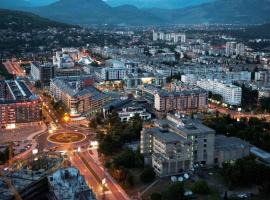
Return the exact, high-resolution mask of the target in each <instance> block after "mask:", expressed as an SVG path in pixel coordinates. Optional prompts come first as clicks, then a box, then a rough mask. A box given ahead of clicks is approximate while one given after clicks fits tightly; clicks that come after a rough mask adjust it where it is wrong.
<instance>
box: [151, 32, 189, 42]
mask: <svg viewBox="0 0 270 200" xmlns="http://www.w3.org/2000/svg"><path fill="white" fill-rule="evenodd" d="M157 40H165V41H168V42H173V43H178V42H181V43H185V42H186V34H185V33H164V32H155V31H153V41H157Z"/></svg>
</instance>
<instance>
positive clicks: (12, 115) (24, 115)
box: [0, 80, 42, 128]
mask: <svg viewBox="0 0 270 200" xmlns="http://www.w3.org/2000/svg"><path fill="white" fill-rule="evenodd" d="M0 85H1V89H2V93H1V96H0V126H1V127H3V128H15V127H16V124H18V123H30V122H40V121H41V118H42V113H41V100H40V98H39V97H38V96H36V95H35V94H33V93H32V92H31V91H30V90H29V88H28V87H27V86H26V84H25V83H24V82H22V81H17V80H15V81H13V80H12V81H8V80H6V81H1V82H0Z"/></svg>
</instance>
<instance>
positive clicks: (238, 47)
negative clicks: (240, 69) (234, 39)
mask: <svg viewBox="0 0 270 200" xmlns="http://www.w3.org/2000/svg"><path fill="white" fill-rule="evenodd" d="M235 54H236V55H239V56H243V55H244V54H245V45H244V44H243V43H238V44H237V45H236V49H235Z"/></svg>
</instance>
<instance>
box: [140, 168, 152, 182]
mask: <svg viewBox="0 0 270 200" xmlns="http://www.w3.org/2000/svg"><path fill="white" fill-rule="evenodd" d="M155 177H156V173H155V171H154V169H153V168H152V167H146V168H144V170H143V172H142V173H141V176H140V179H141V181H142V182H144V183H149V182H152V181H153V180H155Z"/></svg>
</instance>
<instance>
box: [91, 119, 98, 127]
mask: <svg viewBox="0 0 270 200" xmlns="http://www.w3.org/2000/svg"><path fill="white" fill-rule="evenodd" d="M89 127H91V128H93V129H96V128H97V121H96V119H93V120H91V121H90V123H89Z"/></svg>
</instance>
